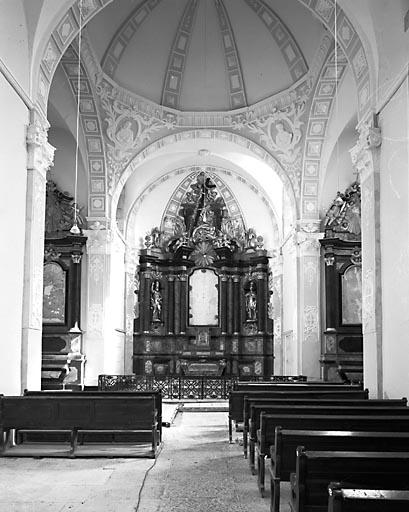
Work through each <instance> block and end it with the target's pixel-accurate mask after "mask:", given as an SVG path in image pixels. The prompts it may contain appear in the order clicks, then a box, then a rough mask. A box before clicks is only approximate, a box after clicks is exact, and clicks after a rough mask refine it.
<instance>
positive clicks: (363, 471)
mask: <svg viewBox="0 0 409 512" xmlns="http://www.w3.org/2000/svg"><path fill="white" fill-rule="evenodd" d="M296 458H297V459H296V471H295V476H294V477H292V478H291V482H292V483H291V496H292V504H293V507H292V508H293V510H295V511H296V512H306V511H311V510H315V511H316V512H319V511H320V510H322V511H324V510H327V507H328V485H329V483H330V482H331V481H333V480H346V481H347V482H348V483H349V484H354V483H355V484H358V485H360V486H362V485H368V486H369V487H370V486H376V487H379V486H382V488H384V489H388V488H389V489H395V488H396V487H397V488H398V489H402V490H409V478H408V475H409V453H408V452H399V453H396V452H356V451H353V452H351V451H310V450H306V449H305V448H304V447H302V446H299V447H298V448H297V453H296Z"/></svg>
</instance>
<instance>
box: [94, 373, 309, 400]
mask: <svg viewBox="0 0 409 512" xmlns="http://www.w3.org/2000/svg"><path fill="white" fill-rule="evenodd" d="M240 380H244V379H240ZM245 380H250V381H259V380H262V378H261V377H249V378H247V379H245ZM269 380H271V381H273V382H294V381H304V380H306V379H305V378H304V377H303V376H286V375H273V376H271V377H270V378H269ZM238 381H239V378H238V377H224V376H222V377H212V376H200V377H199V376H197V377H189V376H178V377H147V376H139V375H100V376H99V378H98V389H99V390H101V391H149V390H151V389H152V390H154V391H158V390H160V391H162V397H163V398H166V399H178V400H182V399H196V400H204V399H227V398H228V397H229V393H230V391H231V390H232V389H233V388H234V385H235V384H236V383H237V382H238Z"/></svg>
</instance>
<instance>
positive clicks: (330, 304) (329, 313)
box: [324, 251, 336, 329]
mask: <svg viewBox="0 0 409 512" xmlns="http://www.w3.org/2000/svg"><path fill="white" fill-rule="evenodd" d="M324 263H325V295H326V296H327V297H331V296H332V292H331V288H332V286H333V283H334V281H335V256H334V255H333V254H331V253H330V252H328V251H326V252H325V254H324ZM325 309H326V311H325V317H326V328H327V329H334V328H335V324H336V318H335V312H336V308H335V301H333V300H327V301H326V306H325Z"/></svg>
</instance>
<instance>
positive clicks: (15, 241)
mask: <svg viewBox="0 0 409 512" xmlns="http://www.w3.org/2000/svg"><path fill="white" fill-rule="evenodd" d="M0 105H1V109H2V120H3V122H2V123H0V182H1V185H2V199H1V201H0V233H1V243H0V283H1V293H0V320H1V331H2V332H1V337H0V351H1V353H2V357H0V393H3V394H20V391H21V389H20V388H21V367H20V365H21V332H22V306H23V277H24V243H25V242H24V239H25V224H26V219H25V215H26V186H27V153H26V127H27V125H28V109H27V107H26V106H25V105H24V103H23V102H22V101H21V99H20V98H19V96H18V95H17V94H16V92H15V91H14V90H13V89H12V88H11V86H10V85H9V83H8V82H7V81H6V80H5V78H4V77H3V75H2V74H0Z"/></svg>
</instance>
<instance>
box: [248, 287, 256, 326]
mask: <svg viewBox="0 0 409 512" xmlns="http://www.w3.org/2000/svg"><path fill="white" fill-rule="evenodd" d="M246 320H248V321H253V320H257V294H256V291H255V286H254V281H250V288H249V291H248V292H246Z"/></svg>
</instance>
